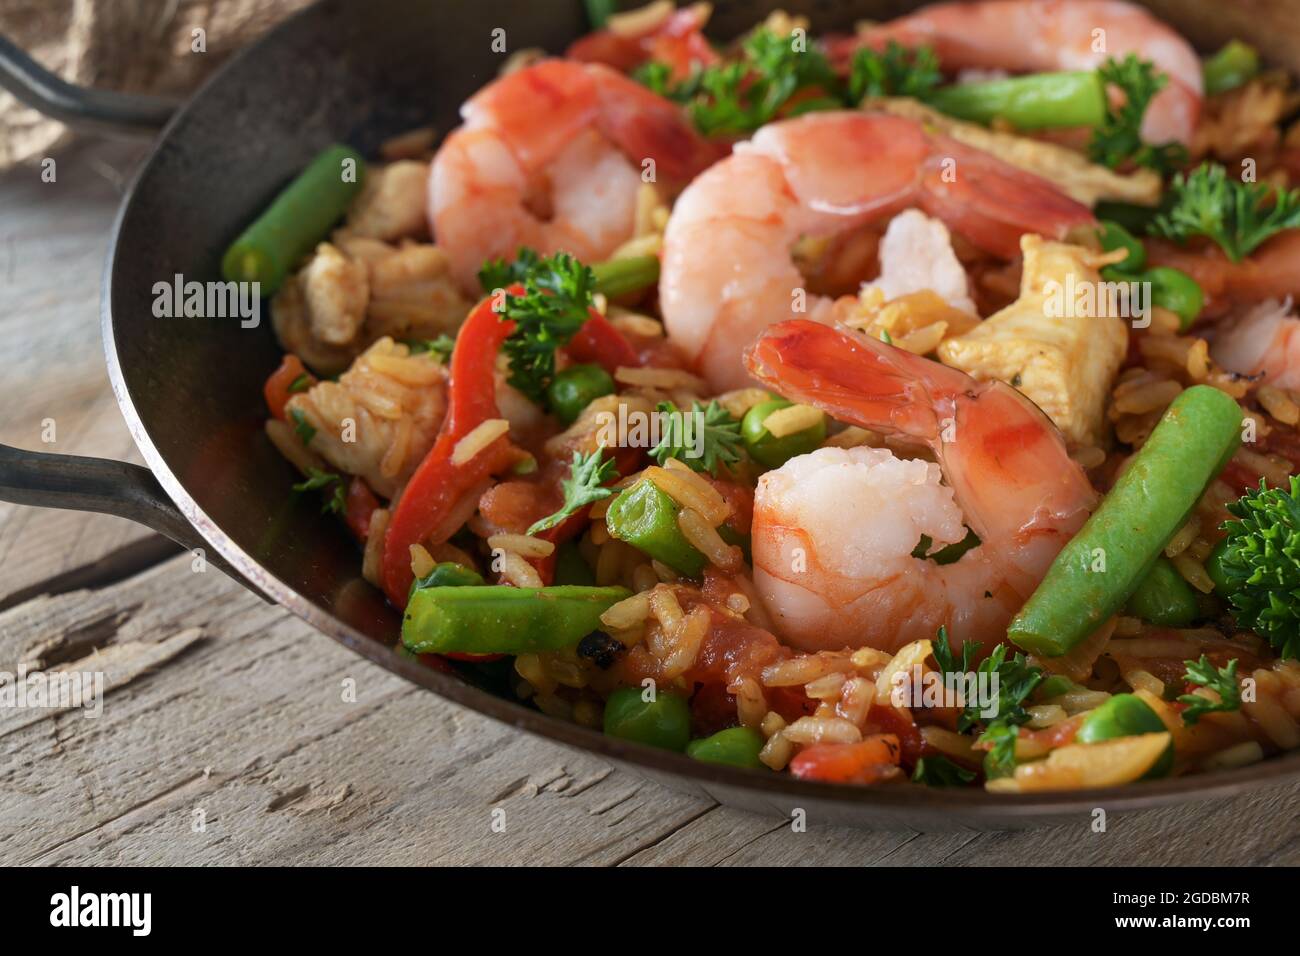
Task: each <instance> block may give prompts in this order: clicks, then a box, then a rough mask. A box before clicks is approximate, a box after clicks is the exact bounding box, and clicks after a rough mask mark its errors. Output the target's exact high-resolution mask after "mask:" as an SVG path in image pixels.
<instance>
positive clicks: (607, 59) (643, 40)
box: [564, 0, 721, 80]
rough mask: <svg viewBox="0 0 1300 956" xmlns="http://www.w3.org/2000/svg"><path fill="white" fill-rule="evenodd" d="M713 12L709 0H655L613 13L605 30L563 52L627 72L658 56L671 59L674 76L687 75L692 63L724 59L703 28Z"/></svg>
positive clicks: (708, 62) (592, 34)
mask: <svg viewBox="0 0 1300 956" xmlns="http://www.w3.org/2000/svg"><path fill="white" fill-rule="evenodd" d="M712 12H713V7H712V5H711V4H708V3H693V4H691V5H690V6H688V7H683V8H682V9H680V10H675V9H674V8H673V3H672V0H655V2H653V3H650V4H647V5H646V6H644V7H641V8H640V9H637V10H628V11H627V12H625V13H616V14H614V15H613V16H611V17H610V18H609V21H608V25H607V27H606V29H604V30H596V31H595V32H593V33H589V34H587V35H586V36H584V37H581V38H580V39H578V40H575V41H574V42H573V43H572V44H570V45H569V48H568V49H567V50H566V51H565V53H564V55H565V57H566V58H568V59H570V60H581V61H583V62H584V63H604V64H605V65H606V66H612V67H614V68H615V69H616V70H621V71H622V72H624V73H630V72H631V71H632V70H633V69H635V68H636V67H638V66H640V65H641V64H642V63H646V62H648V61H650V60H654V61H656V62H658V63H667V64H668V65H669V66H670V67H671V68H672V75H673V78H674V79H678V80H680V79H684V78H685V77H687V76H688V75H690V72H691V70H692V68H694V67H696V66H708V65H710V64H713V63H716V62H718V60H720V59H721V57H720V56H719V55H718V52H717V51H716V50H714V49H713V47H712V46H710V45H709V41H708V40H707V39H706V38H705V36H704V33H703V32H702V31H703V30H704V25H705V24H706V23H707V22H708V20H709V15H710V14H711V13H712Z"/></svg>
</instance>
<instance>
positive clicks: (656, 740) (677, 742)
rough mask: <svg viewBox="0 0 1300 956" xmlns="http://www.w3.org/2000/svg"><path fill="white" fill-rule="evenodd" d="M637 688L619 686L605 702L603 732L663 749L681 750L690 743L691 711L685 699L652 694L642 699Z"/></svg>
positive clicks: (663, 694) (671, 695) (673, 695)
mask: <svg viewBox="0 0 1300 956" xmlns="http://www.w3.org/2000/svg"><path fill="white" fill-rule="evenodd" d="M642 693H644V692H643V690H642V689H641V688H640V687H620V688H619V689H618V690H616V691H614V693H612V694H610V695H609V699H608V700H606V701H605V733H607V734H609V735H610V736H611V737H619V738H621V739H623V740H634V741H636V742H637V743H640V744H648V745H649V746H651V747H661V748H662V749H664V750H675V751H678V752H680V751H683V750H685V749H686V745H687V744H688V743H690V740H691V708H690V705H689V704H687V703H686V698H685V697H680V696H678V695H677V694H665V693H663V692H659V693H656V694H655V698H654V700H651V701H646V700H644V699H643V698H642V696H641V695H642Z"/></svg>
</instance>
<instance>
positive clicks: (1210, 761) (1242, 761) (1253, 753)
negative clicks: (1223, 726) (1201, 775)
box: [1199, 740, 1264, 771]
mask: <svg viewBox="0 0 1300 956" xmlns="http://www.w3.org/2000/svg"><path fill="white" fill-rule="evenodd" d="M1263 759H1264V748H1263V747H1261V746H1260V745H1259V743H1258V742H1256V741H1254V740H1244V741H1242V742H1241V743H1239V744H1233V745H1232V746H1231V747H1228V748H1227V749H1225V750H1220V751H1218V752H1217V753H1213V754H1210V756H1208V757H1206V758H1205V759H1204V760H1202V761H1201V762H1200V764H1199V768H1200V769H1201V770H1205V771H1211V770H1233V769H1235V768H1237V767H1245V766H1248V765H1250V764H1252V763H1259V762H1260V761H1261V760H1263Z"/></svg>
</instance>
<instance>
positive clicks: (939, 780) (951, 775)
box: [912, 754, 975, 787]
mask: <svg viewBox="0 0 1300 956" xmlns="http://www.w3.org/2000/svg"><path fill="white" fill-rule="evenodd" d="M974 779H975V772H974V771H973V770H967V769H966V768H965V767H959V766H958V765H957V764H955V763H953V762H952V761H951V760H949V759H948V758H947V757H945V756H943V755H942V754H935V755H934V756H932V757H922V758H921V759H920V760H918V761H917V762H916V769H915V770H914V771H913V772H912V780H913V782H914V783H923V784H925V785H926V786H927V787H956V786H960V785H961V784H964V783H970V782H971V781H972V780H974Z"/></svg>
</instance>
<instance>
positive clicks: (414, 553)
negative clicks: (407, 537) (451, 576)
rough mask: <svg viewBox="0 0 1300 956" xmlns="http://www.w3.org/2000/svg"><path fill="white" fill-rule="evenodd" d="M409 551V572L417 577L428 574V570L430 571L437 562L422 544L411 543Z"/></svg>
mask: <svg viewBox="0 0 1300 956" xmlns="http://www.w3.org/2000/svg"><path fill="white" fill-rule="evenodd" d="M410 552H411V573H412V574H414V575H415V576H416V577H417V578H423V577H426V576H428V574H429V572H431V571H432V570H433V569H434V567H435V566H436V565H437V563H438V562H437V561H435V560H433V555H431V554H430V553H429V551H428V549H427V548H425V546H424V545H422V544H413V545H411V547H410Z"/></svg>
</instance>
